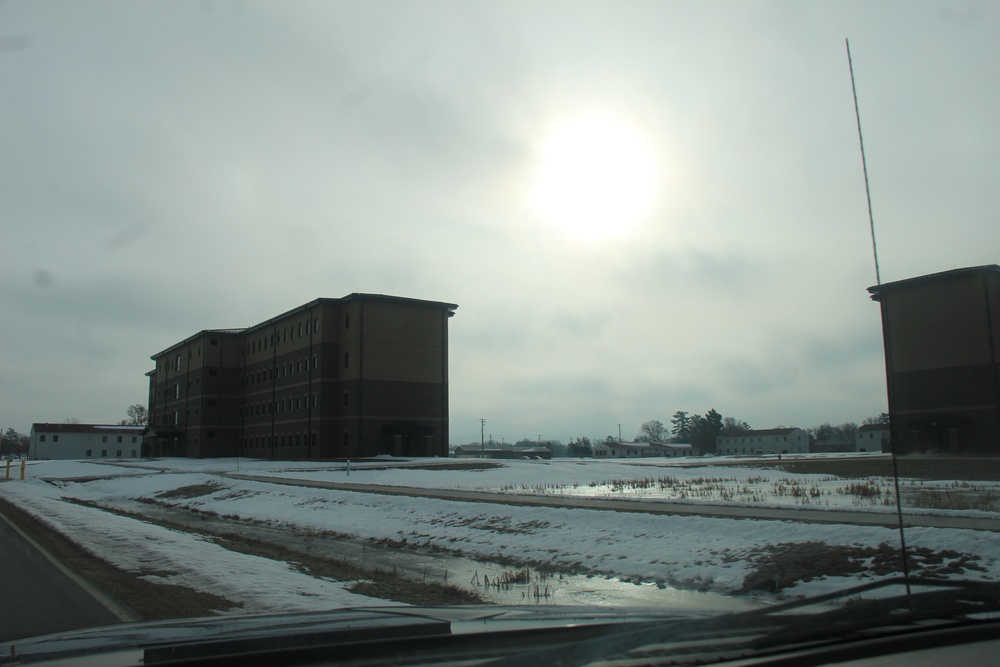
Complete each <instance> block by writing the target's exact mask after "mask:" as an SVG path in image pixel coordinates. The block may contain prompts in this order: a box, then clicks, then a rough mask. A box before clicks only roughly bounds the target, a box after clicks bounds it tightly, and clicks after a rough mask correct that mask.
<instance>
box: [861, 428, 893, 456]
mask: <svg viewBox="0 0 1000 667" xmlns="http://www.w3.org/2000/svg"><path fill="white" fill-rule="evenodd" d="M857 451H859V452H888V451H890V449H889V425H888V424H862V425H861V426H859V427H858V438H857Z"/></svg>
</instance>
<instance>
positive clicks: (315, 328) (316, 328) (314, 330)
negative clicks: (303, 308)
mask: <svg viewBox="0 0 1000 667" xmlns="http://www.w3.org/2000/svg"><path fill="white" fill-rule="evenodd" d="M317 331H319V318H318V317H317V318H316V319H314V320H313V333H316V332H317Z"/></svg>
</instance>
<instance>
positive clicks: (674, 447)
mask: <svg viewBox="0 0 1000 667" xmlns="http://www.w3.org/2000/svg"><path fill="white" fill-rule="evenodd" d="M591 447H592V451H593V452H594V458H595V459H641V458H652V457H667V458H673V457H677V456H697V449H696V448H695V447H693V446H691V445H685V444H680V443H669V442H598V443H594V444H593V445H591Z"/></svg>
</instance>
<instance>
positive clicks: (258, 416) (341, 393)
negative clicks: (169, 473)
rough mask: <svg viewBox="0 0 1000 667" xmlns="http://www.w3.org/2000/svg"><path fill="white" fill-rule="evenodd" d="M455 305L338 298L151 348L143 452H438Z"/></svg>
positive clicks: (311, 455)
mask: <svg viewBox="0 0 1000 667" xmlns="http://www.w3.org/2000/svg"><path fill="white" fill-rule="evenodd" d="M456 308H458V306H457V305H455V304H451V303H441V302H436V301H423V300H419V299H407V298H402V297H393V296H384V295H375V294H350V295H348V296H345V297H343V298H341V299H325V298H321V299H316V300H315V301H311V302H310V303H307V304H304V305H302V306H299V307H298V308H294V309H292V310H290V311H288V312H286V313H282V314H281V315H278V316H276V317H274V318H271V319H269V320H267V321H266V322H261V323H260V324H256V325H254V326H252V327H249V328H246V329H215V330H205V331H201V332H199V333H196V334H195V335H193V336H191V337H190V338H187V339H185V340H183V341H181V342H179V343H177V344H175V345H172V346H170V347H168V348H167V349H165V350H163V351H162V352H159V353H158V354H155V355H153V357H152V359H153V361H154V362H155V363H156V367H155V368H154V369H153V370H152V371H150V372H149V373H147V375H148V376H149V429H148V432H147V433H146V438H145V442H146V445H145V446H146V448H147V454H148V455H151V456H190V457H215V456H251V457H259V458H280V459H325V458H359V457H365V456H376V455H379V454H392V455H396V456H447V455H448V319H449V318H450V317H451V316H452V315H454V311H455V309H456Z"/></svg>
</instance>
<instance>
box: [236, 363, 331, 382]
mask: <svg viewBox="0 0 1000 667" xmlns="http://www.w3.org/2000/svg"><path fill="white" fill-rule="evenodd" d="M309 370H310V368H309V360H308V359H300V360H299V361H293V362H291V363H290V364H278V365H277V366H275V367H274V368H267V369H265V370H263V371H257V372H256V373H250V374H248V375H245V376H243V385H244V386H246V387H251V386H253V385H255V384H260V383H261V382H270V381H271V380H274V379H276V378H283V377H293V376H295V375H299V374H301V373H307V372H308V371H309ZM312 370H314V371H315V370H319V357H315V356H314V357H313V358H312Z"/></svg>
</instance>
